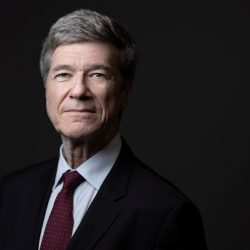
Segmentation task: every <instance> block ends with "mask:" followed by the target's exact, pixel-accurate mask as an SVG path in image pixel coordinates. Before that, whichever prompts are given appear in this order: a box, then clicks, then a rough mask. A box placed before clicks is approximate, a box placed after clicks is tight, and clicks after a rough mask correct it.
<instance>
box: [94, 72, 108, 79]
mask: <svg viewBox="0 0 250 250" xmlns="http://www.w3.org/2000/svg"><path fill="white" fill-rule="evenodd" d="M90 77H94V78H105V79H106V78H107V77H106V75H105V74H103V73H99V72H95V73H92V74H91V75H90Z"/></svg>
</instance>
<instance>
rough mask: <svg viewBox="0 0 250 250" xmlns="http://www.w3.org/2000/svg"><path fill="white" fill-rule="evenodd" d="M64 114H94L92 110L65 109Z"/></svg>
mask: <svg viewBox="0 0 250 250" xmlns="http://www.w3.org/2000/svg"><path fill="white" fill-rule="evenodd" d="M64 112H66V113H68V112H72V113H94V112H95V111H94V110H93V109H87V108H84V109H67V110H65V111H64Z"/></svg>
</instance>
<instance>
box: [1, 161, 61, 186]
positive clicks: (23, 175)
mask: <svg viewBox="0 0 250 250" xmlns="http://www.w3.org/2000/svg"><path fill="white" fill-rule="evenodd" d="M57 161H58V158H53V159H50V160H46V161H43V162H40V163H36V164H32V165H29V166H27V167H24V168H22V169H20V170H18V171H15V172H13V173H10V174H8V175H6V176H4V177H3V179H2V182H4V183H9V184H10V185H13V184H16V183H24V184H25V183H26V182H27V181H28V182H31V181H32V182H35V181H37V180H38V179H40V178H42V177H43V176H44V175H46V174H47V173H48V172H50V173H52V172H53V171H55V170H56V166H57Z"/></svg>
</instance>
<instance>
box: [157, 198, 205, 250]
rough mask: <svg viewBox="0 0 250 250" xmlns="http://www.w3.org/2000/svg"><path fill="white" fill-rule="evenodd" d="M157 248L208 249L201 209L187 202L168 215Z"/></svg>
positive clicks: (162, 249) (158, 249)
mask: <svg viewBox="0 0 250 250" xmlns="http://www.w3.org/2000/svg"><path fill="white" fill-rule="evenodd" d="M155 250H207V245H206V240H205V234H204V229H203V224H202V220H201V216H200V212H199V210H198V209H197V208H196V206H195V205H193V204H192V203H191V202H186V203H184V204H182V205H180V206H179V207H177V208H176V209H173V211H172V212H171V213H170V214H169V215H168V216H167V218H166V219H165V221H164V224H163V226H162V230H161V233H160V235H159V238H158V242H157V245H156V248H155Z"/></svg>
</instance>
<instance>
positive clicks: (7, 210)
mask: <svg viewBox="0 0 250 250" xmlns="http://www.w3.org/2000/svg"><path fill="white" fill-rule="evenodd" d="M136 54H137V53H136V45H135V43H134V41H133V40H132V38H131V37H130V35H129V33H128V32H127V30H126V29H125V28H124V27H123V26H122V25H121V24H120V23H118V22H117V21H115V20H113V19H111V18H109V17H107V16H104V15H101V14H99V13H97V12H94V11H90V10H78V11H75V12H73V13H70V14H68V15H66V16H64V17H62V18H61V19H59V20H58V21H57V22H56V23H55V24H54V25H53V26H52V27H51V29H50V32H49V34H48V36H47V38H46V40H45V42H44V45H43V49H42V52H41V60H40V68H41V74H42V77H43V80H44V85H45V90H46V106H47V112H48V116H49V118H50V120H51V121H52V123H53V125H54V127H55V129H56V130H57V132H58V133H59V134H60V135H61V138H62V147H61V148H60V156H59V159H53V160H50V161H46V162H43V163H41V164H38V165H35V166H31V167H29V168H26V169H24V170H21V171H19V172H17V173H14V174H12V175H10V176H8V177H6V178H4V180H3V181H2V186H1V194H0V201H1V204H0V206H1V207H0V209H1V210H0V249H1V250H11V249H13V250H18V249H25V250H29V249H41V250H48V249H51V250H52V249H54V250H61V249H66V248H67V249H68V250H78V249H79V250H80V249H81V250H83V249H84V250H87V249H94V250H123V249H124V250H125V249H126V250H153V249H166V250H177V249H178V250H184V249H192V250H203V249H206V243H205V238H204V232H203V227H202V222H201V218H200V215H199V212H198V210H197V208H196V207H195V206H194V205H193V204H192V202H190V201H189V199H188V198H186V197H185V196H184V195H183V194H182V193H181V192H180V191H178V190H177V189H176V188H175V187H174V186H173V185H171V184H170V183H169V182H168V181H167V180H165V179H163V178H161V177H160V176H158V175H157V174H156V173H154V172H153V171H152V170H150V169H149V168H148V167H146V166H145V165H144V164H143V163H141V162H140V161H139V160H138V159H137V158H136V157H135V156H134V155H133V154H132V152H131V151H130V149H129V148H128V146H127V144H126V142H125V141H124V139H121V137H120V134H119V123H120V119H121V114H122V110H123V109H124V108H125V107H126V104H127V101H128V96H129V92H130V88H131V85H132V81H133V78H134V74H135V66H136Z"/></svg>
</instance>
